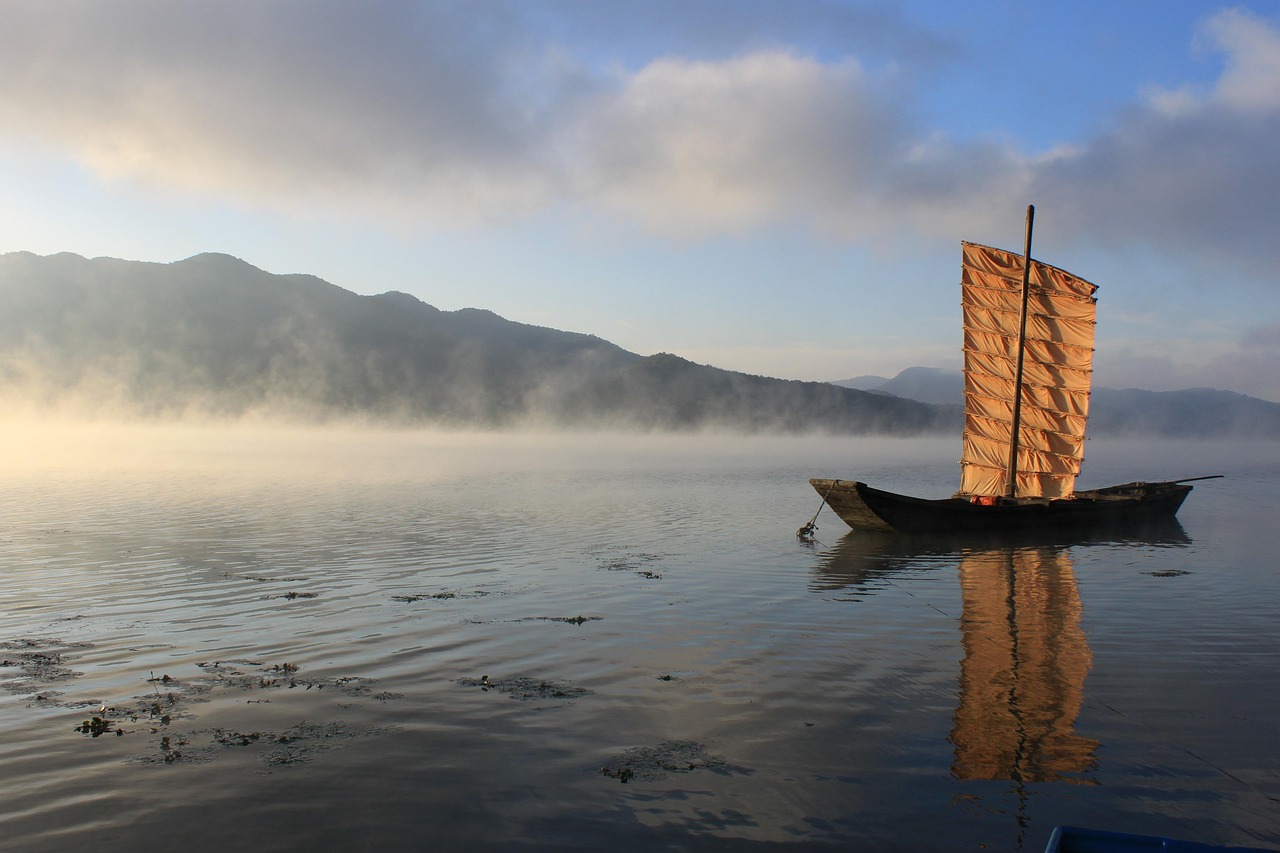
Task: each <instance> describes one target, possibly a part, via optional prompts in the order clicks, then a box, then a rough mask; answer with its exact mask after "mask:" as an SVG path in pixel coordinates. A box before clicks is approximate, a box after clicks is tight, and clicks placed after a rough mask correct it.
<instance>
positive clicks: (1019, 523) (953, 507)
mask: <svg viewBox="0 0 1280 853" xmlns="http://www.w3.org/2000/svg"><path fill="white" fill-rule="evenodd" d="M809 484H810V485H812V486H813V488H814V489H815V490H816V491H817V492H818V494H820V495H822V498H823V500H824V501H826V504H827V506H829V507H831V509H832V510H834V511H835V513H836V515H838V516H840V518H841V519H843V520H844V522H845V523H846V524H848V525H849V526H850V527H852V528H854V529H855V530H879V531H893V532H897V533H938V532H969V531H980V530H1026V531H1051V530H1056V529H1071V530H1082V529H1089V528H1105V527H1113V526H1122V525H1132V524H1144V523H1150V522H1153V521H1159V520H1161V519H1171V518H1173V517H1174V515H1175V514H1176V513H1177V512H1178V508H1179V507H1180V506H1182V502H1183V500H1185V499H1186V497H1187V494H1188V493H1189V492H1190V491H1191V488H1192V487H1191V486H1188V485H1186V484H1184V483H1125V484H1124V485H1120V486H1109V487H1107V488H1105V489H1094V490H1091V491H1086V492H1076V494H1075V495H1074V496H1073V497H1071V498H1068V499H1063V500H1043V499H1034V498H1027V499H1013V500H1009V499H1001V500H999V501H998V502H997V503H996V504H995V505H993V506H980V505H978V504H975V503H972V502H970V501H968V500H966V499H964V498H943V499H940V500H928V499H924V498H913V497H910V496H908V495H899V494H895V493H893V492H886V491H883V490H881V489H874V488H872V487H871V486H868V485H867V484H866V483H859V482H857V481H856V480H824V479H812V480H810V481H809Z"/></svg>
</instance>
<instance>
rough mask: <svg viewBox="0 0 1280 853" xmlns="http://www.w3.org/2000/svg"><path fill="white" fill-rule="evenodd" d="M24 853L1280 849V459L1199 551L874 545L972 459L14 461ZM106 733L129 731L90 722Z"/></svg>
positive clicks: (0, 820)
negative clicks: (866, 489) (1075, 845)
mask: <svg viewBox="0 0 1280 853" xmlns="http://www.w3.org/2000/svg"><path fill="white" fill-rule="evenodd" d="M5 448H6V450H5V454H6V455H5V459H6V461H5V466H6V475H5V479H4V488H3V491H2V494H0V502H2V504H3V505H2V507H0V518H2V519H3V527H2V529H0V579H2V580H3V583H2V584H0V779H3V790H4V795H3V797H0V847H3V848H4V849H13V850H23V851H43V850H70V849H92V850H93V851H95V853H106V851H116V850H121V851H123V850H129V851H136V850H138V849H144V848H146V847H147V846H148V845H152V844H161V843H162V844H163V845H164V846H166V847H174V848H186V849H189V850H196V851H202V850H225V849H228V848H229V847H232V846H233V845H240V846H241V849H245V850H297V849H335V850H336V849H341V850H378V851H384V850H419V849H438V850H450V849H494V850H497V849H502V850H510V849H517V850H518V849H535V850H564V849H581V850H597V849H613V850H653V849H675V850H698V849H734V850H751V849H786V848H788V847H794V848H796V849H806V850H809V849H824V848H826V847H830V848H831V849H841V850H899V849H910V850H948V851H956V850H1027V851H1037V850H1041V849H1043V847H1044V844H1045V842H1046V840H1047V838H1048V836H1049V833H1050V831H1051V830H1052V829H1053V827H1054V826H1056V825H1059V824H1073V825H1085V826H1092V827H1099V828H1105V829H1112V830H1120V831H1129V832H1142V833H1155V834H1162V835H1169V836H1174V837H1181V838H1190V839H1195V840H1199V841H1202V842H1208V843H1214V844H1233V845H1250V846H1261V847H1280V738H1277V737H1276V735H1275V724H1276V720H1277V717H1278V714H1277V712H1278V711H1280V678H1277V674H1278V673H1280V624H1278V622H1277V618H1276V614H1277V604H1278V603H1280V595H1278V594H1277V593H1278V591H1280V590H1278V581H1277V577H1278V573H1277V557H1276V553H1277V549H1276V543H1277V538H1278V536H1280V528H1278V526H1277V525H1278V524H1280V445H1277V444H1263V445H1254V446H1243V445H1232V444H1227V443H1212V444H1194V443H1151V442H1116V441H1103V440H1097V441H1093V442H1091V443H1090V448H1089V453H1090V456H1089V461H1088V463H1087V467H1086V475H1085V476H1084V477H1083V478H1082V480H1081V485H1082V486H1100V485H1107V484H1109V483H1112V482H1123V481H1126V480H1131V479H1148V480H1156V479H1166V478H1177V477H1189V476H1196V475H1202V474H1226V475H1228V476H1227V479H1223V480H1211V481H1207V482H1205V483H1201V484H1197V486H1196V489H1195V491H1194V492H1192V494H1191V496H1190V498H1189V499H1188V501H1187V503H1186V505H1185V506H1184V507H1183V510H1182V512H1181V514H1180V517H1179V518H1180V525H1176V526H1174V527H1172V528H1170V529H1165V530H1159V531H1153V532H1150V533H1148V534H1146V535H1145V536H1143V537H1141V538H1136V539H1130V540H1114V539H1113V540H1099V541H1088V542H1079V541H1076V542H1057V543H1052V542H1022V543H1012V544H1002V545H989V544H986V543H973V542H970V543H957V542H954V541H950V542H948V541H920V540H897V539H892V538H889V539H885V538H879V537H872V536H868V535H865V534H861V535H860V534H852V533H849V532H848V531H847V528H845V527H844V525H843V523H841V522H840V521H839V520H838V519H837V518H835V517H834V516H833V515H831V514H830V510H824V511H823V512H822V513H821V514H820V515H819V516H818V527H819V529H818V533H817V541H816V542H814V543H812V544H804V543H801V542H799V541H798V540H797V539H796V536H795V531H796V529H797V528H798V527H799V526H800V525H802V524H804V523H805V522H806V521H808V520H809V519H810V518H811V517H812V516H813V513H814V512H815V511H816V510H817V509H818V507H819V499H818V496H817V495H816V494H815V493H814V492H813V491H812V489H811V488H810V487H809V486H808V484H807V479H808V477H810V476H837V477H846V478H854V477H856V478H858V479H864V480H867V481H869V482H871V483H873V484H875V485H879V486H882V487H884V488H889V489H893V490H898V491H907V492H911V493H915V494H921V495H924V496H930V497H944V496H946V495H948V494H950V492H951V491H952V490H954V488H955V486H956V484H957V482H958V477H959V469H958V466H957V465H956V464H955V460H956V457H957V454H958V452H959V451H958V440H946V441H935V440H929V441H923V440H870V439H847V440H834V439H782V438H760V439H745V438H732V437H705V436H704V437H654V436H616V435H615V436H596V435H571V436H559V437H557V436H545V435H542V436H539V435H517V436H501V435H479V436H475V435H450V434H438V433H431V434H427V433H412V432H381V431H366V432H360V431H355V430H350V431H332V432H323V431H312V432H307V431H294V432H286V431H277V432H270V431H261V432H254V431H249V430H246V429H230V428H228V429H214V428H194V427H188V428H182V429H178V428H172V429H164V430H162V429H157V428H144V427H134V428H112V429H105V428H104V429H99V430H88V429H83V428H71V427H56V426H53V427H44V428H40V429H18V428H16V427H12V428H9V429H8V431H7V432H6V433H5ZM94 717H97V718H98V722H96V723H95V722H94V721H93V718H94Z"/></svg>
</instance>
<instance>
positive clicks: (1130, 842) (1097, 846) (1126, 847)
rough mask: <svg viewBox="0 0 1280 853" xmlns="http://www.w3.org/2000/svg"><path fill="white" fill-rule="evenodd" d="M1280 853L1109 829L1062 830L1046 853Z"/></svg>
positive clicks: (1051, 836) (1055, 830)
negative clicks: (1110, 830) (1149, 852)
mask: <svg viewBox="0 0 1280 853" xmlns="http://www.w3.org/2000/svg"><path fill="white" fill-rule="evenodd" d="M1147 851H1151V853H1280V851H1275V850H1264V849H1263V848H1261V847H1217V846H1215V845H1212V844H1199V843H1197V842H1195V841H1179V840H1177V839H1176V838H1163V837H1161V836H1159V835H1133V834H1131V833H1128V832H1108V831H1106V830H1105V829H1081V828H1080V827H1077V826H1059V827H1056V828H1055V829H1054V830H1053V834H1052V835H1050V836H1049V846H1047V847H1045V848H1044V853H1147Z"/></svg>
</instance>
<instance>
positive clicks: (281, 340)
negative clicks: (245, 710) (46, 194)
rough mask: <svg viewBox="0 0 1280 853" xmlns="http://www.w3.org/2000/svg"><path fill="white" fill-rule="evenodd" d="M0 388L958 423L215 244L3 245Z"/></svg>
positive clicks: (368, 405)
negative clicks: (377, 290)
mask: <svg viewBox="0 0 1280 853" xmlns="http://www.w3.org/2000/svg"><path fill="white" fill-rule="evenodd" d="M0 397H2V398H6V399H9V400H11V401H17V402H20V403H23V404H26V405H33V406H36V407H37V408H45V409H58V410H64V411H70V412H79V413H92V414H127V415H142V416H150V417H173V416H208V415H214V416H227V417H238V416H242V415H264V416H284V417H291V418H302V419H321V420H323V419H331V418H335V417H360V418H371V419H378V420H383V421H388V422H394V423H436V424H450V425H463V424H470V425H484V426H495V427H496V426H513V425H520V424H530V423H536V424H545V425H556V426H573V427H577V426H591V427H603V426H624V427H641V428H647V429H699V428H705V427H723V428H732V429H740V430H753V431H754V430H786V431H809V430H814V431H826V432H832V433H846V434H847V433H868V432H876V433H885V432H901V433H910V434H916V433H923V432H933V431H940V430H954V429H956V427H957V425H958V423H959V413H958V410H956V409H954V408H948V407H937V406H931V405H927V404H924V403H920V402H917V401H914V400H907V399H897V398H893V397H889V396H886V395H880V394H870V393H866V392H863V391H858V390H853V389H847V388H838V387H836V386H834V385H831V384H829V383H822V382H795V381H784V380H779V379H767V378H764V377H760V376H749V375H747V374H742V373H735V372H732V371H727V370H720V369H718V368H714V367H708V366H703V365H697V364H694V363H692V362H689V361H686V360H684V359H682V358H679V357H677V356H674V355H669V354H659V355H654V356H649V357H643V356H640V355H637V354H635V353H631V352H628V351H626V350H623V349H622V348H620V347H618V346H616V345H614V344H611V343H609V342H608V341H604V340H602V339H600V338H597V337H594V336H592V335H585V334H577V333H573V332H562V331H558V330H555V329H548V328H543V327H539V326H530V325H525V324H522V323H516V322H512V321H510V320H506V319H503V318H502V317H499V316H497V315H496V314H493V313H492V312H489V311H483V310H476V309H470V308H468V309H463V310H461V311H440V310H439V309H437V308H434V307H432V306H430V305H428V304H426V303H424V302H421V301H419V300H418V299H416V298H414V297H412V296H409V295H407V294H403V293H395V292H392V293H384V294H381V295H379V296H360V295H357V294H354V293H351V292H349V291H346V290H343V289H341V288H339V287H336V286H334V285H332V284H329V283H327V282H324V281H322V280H320V279H318V278H315V277H313V276H307V275H272V274H269V273H266V272H264V271H262V270H260V269H258V268H256V267H253V266H251V265H249V264H247V263H245V262H244V261H241V260H238V259H236V258H232V257H229V256H227V255H218V254H205V255H197V256H195V257H192V258H188V259H187V260H185V261H179V262H176V263H172V264H154V263H141V262H132V261H121V260H115V259H110V258H96V259H93V260H88V259H85V258H82V257H80V256H78V255H71V254H61V255H53V256H47V257H41V256H37V255H32V254H29V253H22V252H20V253H13V254H8V255H3V256H0Z"/></svg>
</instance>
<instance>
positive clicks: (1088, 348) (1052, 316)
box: [959, 243, 1097, 498]
mask: <svg viewBox="0 0 1280 853" xmlns="http://www.w3.org/2000/svg"><path fill="white" fill-rule="evenodd" d="M962 248H963V261H962V265H961V284H960V286H961V307H962V310H963V313H964V380H965V385H964V401H965V426H964V450H963V455H962V457H961V460H960V464H961V480H960V492H959V494H961V495H1004V494H1006V492H1007V489H1006V483H1005V478H1006V471H1007V466H1008V462H1009V448H1010V439H1011V437H1012V435H1011V434H1012V428H1013V408H1014V394H1015V393H1016V390H1015V387H1014V386H1015V382H1016V376H1017V362H1018V328H1019V322H1020V319H1021V313H1022V272H1023V264H1022V256H1021V255H1017V254H1013V253H1012V252H1006V251H1003V250H1001V249H993V248H991V247H989V246H980V245H978V244H976V243H964V244H963V247H962ZM1096 290H1097V287H1096V286H1095V285H1093V284H1090V283H1089V282H1087V281H1085V280H1084V279H1081V278H1077V277H1076V276H1074V275H1071V274H1070V273H1068V272H1066V271H1064V270H1060V269H1058V268H1057V267H1051V266H1049V265H1048V264H1042V263H1040V262H1039V261H1036V260H1032V261H1031V276H1030V285H1029V295H1028V302H1027V326H1026V342H1025V355H1024V363H1023V374H1022V389H1021V394H1022V406H1021V410H1020V412H1019V416H1020V417H1019V420H1020V428H1019V430H1018V457H1017V489H1016V492H1015V494H1016V495H1017V496H1018V497H1047V498H1061V497H1067V496H1069V495H1070V494H1071V493H1072V491H1073V490H1074V488H1075V478H1076V475H1077V474H1078V473H1080V462H1081V460H1082V459H1083V458H1084V429H1085V421H1086V419H1087V418H1088V414H1089V381H1090V376H1091V374H1092V372H1093V326H1094V317H1095V309H1096V304H1095V303H1096V301H1097V300H1096V299H1095V298H1094V295H1093V294H1094V292H1095V291H1096Z"/></svg>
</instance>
